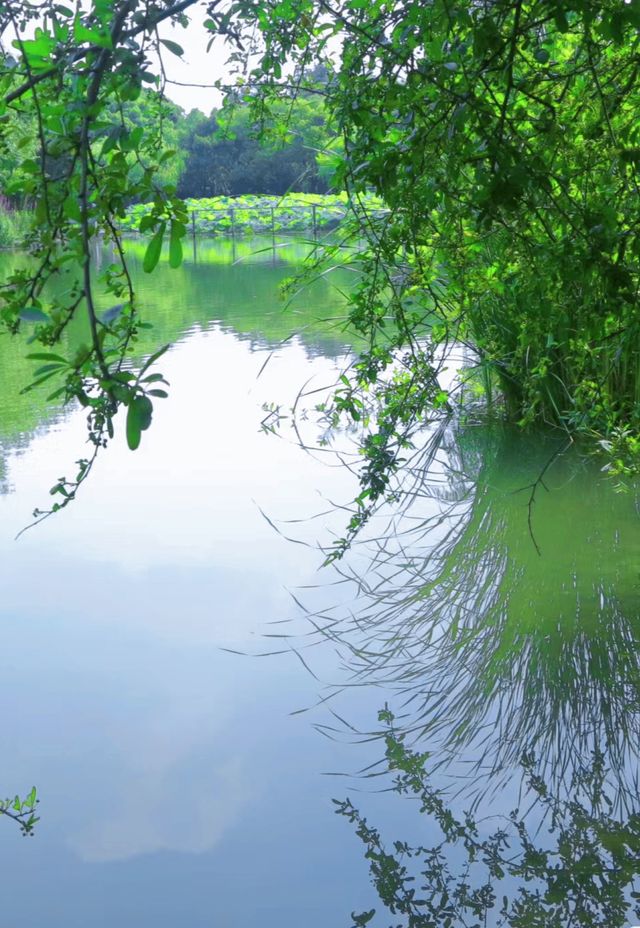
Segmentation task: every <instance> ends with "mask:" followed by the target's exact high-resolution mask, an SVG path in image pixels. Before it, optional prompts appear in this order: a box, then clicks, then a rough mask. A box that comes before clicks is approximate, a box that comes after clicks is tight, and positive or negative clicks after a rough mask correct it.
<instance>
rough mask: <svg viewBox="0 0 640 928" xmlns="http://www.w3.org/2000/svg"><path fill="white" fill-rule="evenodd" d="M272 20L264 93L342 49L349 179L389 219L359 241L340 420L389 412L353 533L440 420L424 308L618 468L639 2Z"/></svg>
mask: <svg viewBox="0 0 640 928" xmlns="http://www.w3.org/2000/svg"><path fill="white" fill-rule="evenodd" d="M277 9H278V13H279V21H278V23H277V24H276V25H273V24H271V23H268V22H265V21H264V20H263V21H261V25H262V27H263V29H264V30H265V32H266V36H267V53H266V55H265V58H264V59H263V62H262V68H261V69H258V71H257V72H256V73H255V78H256V80H258V81H259V82H262V83H264V82H266V83H269V82H271V84H272V85H274V84H276V83H277V76H278V75H277V74H276V79H274V77H273V72H274V64H273V62H274V58H275V57H276V56H277V55H279V54H281V53H283V54H285V55H287V56H288V57H289V58H291V57H294V58H296V59H298V60H300V59H304V58H305V57H306V58H308V57H309V56H312V55H317V54H320V52H321V50H322V48H323V47H325V43H326V42H327V41H328V38H327V37H328V35H331V34H335V35H339V36H340V37H341V38H342V40H343V46H342V58H341V63H340V67H339V68H338V69H337V73H336V76H335V79H334V80H333V81H332V82H330V84H329V85H328V88H327V102H328V107H329V109H330V111H331V112H332V114H333V118H334V119H335V120H336V122H337V124H338V128H339V129H340V131H341V132H342V134H343V136H344V140H345V152H346V155H345V159H344V162H343V165H342V168H341V171H339V177H340V178H341V180H342V182H343V184H344V185H345V187H346V189H348V190H349V192H350V194H351V195H352V196H353V197H357V196H358V195H359V194H360V193H361V192H363V191H365V190H368V189H371V188H373V189H374V190H375V191H376V192H377V193H379V194H380V195H381V196H382V197H383V198H384V199H385V201H386V202H387V204H388V206H389V207H390V208H391V210H392V217H391V218H389V219H385V220H383V221H379V222H371V221H369V222H367V223H366V224H365V225H364V227H363V231H364V232H366V233H367V234H368V238H369V242H370V259H369V262H368V263H366V264H365V268H364V269H365V276H364V278H363V284H362V287H361V289H360V290H359V292H358V293H357V294H356V295H355V297H354V300H353V310H352V314H351V321H352V324H353V325H354V327H355V328H356V329H358V330H359V331H360V332H361V333H362V334H363V335H365V337H366V338H367V339H368V340H369V342H370V349H369V350H368V351H367V352H366V353H365V355H363V357H362V358H361V360H360V363H359V365H358V367H357V375H356V377H355V378H354V379H353V380H352V383H351V386H350V388H349V389H347V391H346V394H345V395H344V396H343V397H342V398H341V400H340V403H339V404H338V406H337V407H336V408H337V410H338V411H339V412H340V411H343V410H346V411H347V412H348V413H351V414H352V415H353V413H354V412H355V414H356V417H357V418H358V419H359V420H360V421H361V420H362V416H363V413H362V409H363V404H364V406H365V408H366V405H367V402H366V400H367V397H369V398H370V399H371V398H372V400H373V404H374V406H373V408H374V409H375V408H376V406H377V412H378V418H377V424H376V425H374V426H373V427H372V428H371V430H370V431H367V433H366V434H365V436H364V439H363V447H364V450H365V455H366V458H367V461H368V464H367V466H366V467H365V470H364V472H363V495H362V497H361V500H360V504H361V505H360V512H359V513H358V515H357V516H356V518H355V520H354V522H353V523H352V526H351V528H352V530H356V529H357V527H358V525H359V524H361V522H362V519H363V518H366V515H367V512H368V511H369V507H370V505H371V504H372V502H373V501H374V500H375V499H376V498H379V497H380V496H381V495H383V494H384V493H386V492H388V490H389V483H388V479H389V474H390V471H391V470H393V468H394V466H396V465H397V464H398V462H399V461H401V460H402V458H403V453H404V446H405V444H406V441H407V439H408V438H409V437H410V435H411V433H412V431H414V430H415V428H416V427H419V426H420V425H421V424H423V423H424V421H425V419H427V418H430V417H432V416H433V414H434V413H436V414H437V413H438V407H440V408H441V407H442V400H441V391H440V390H439V389H438V387H437V383H436V381H437V369H436V365H435V363H434V358H433V355H432V353H431V349H430V346H429V343H428V342H427V341H425V338H424V334H425V333H424V328H423V326H422V322H423V321H424V320H425V317H426V316H427V315H428V314H429V313H431V314H434V315H435V316H437V317H438V320H439V324H438V325H436V326H435V328H433V329H432V333H431V335H432V337H431V341H430V345H431V346H433V344H434V343H438V342H440V343H442V344H446V343H447V342H448V341H450V340H451V339H462V340H464V341H465V342H467V343H468V344H470V345H472V346H473V351H474V353H475V355H476V358H477V364H478V366H479V368H480V369H481V371H482V374H483V377H484V381H485V383H486V385H487V389H488V395H489V397H490V398H493V396H495V395H499V397H500V398H501V399H503V400H504V406H505V411H506V413H507V415H508V416H509V418H511V419H512V420H514V421H517V422H519V423H520V424H522V425H523V426H529V425H532V424H546V425H551V426H554V427H557V428H560V429H562V430H563V431H565V433H566V434H567V437H568V439H571V438H573V437H574V436H576V435H578V434H582V435H594V434H595V435H596V436H600V437H601V438H602V440H604V441H608V440H610V441H611V443H610V444H609V445H607V446H606V447H607V448H608V449H609V450H612V451H613V453H614V461H613V462H612V465H611V466H612V469H613V470H622V471H624V470H625V469H626V467H627V464H628V463H629V462H628V461H625V457H627V453H628V452H633V450H634V448H635V447H636V446H637V442H636V440H635V438H634V435H635V434H636V432H637V427H638V422H639V421H640V419H639V414H640V406H639V399H640V394H639V390H640V384H639V371H640V368H639V360H640V359H639V357H638V347H639V334H640V332H639V328H638V326H639V324H640V317H639V315H638V302H637V301H638V285H639V283H640V277H639V274H638V260H639V256H640V239H639V238H638V220H639V218H640V214H639V212H638V211H639V209H640V205H639V204H640V200H639V198H638V165H639V164H640V159H639V157H638V151H639V149H638V142H639V138H638V121H637V115H636V114H637V110H638V103H639V89H638V67H637V50H638V40H639V35H638V28H639V26H640V5H639V4H638V3H637V0H632V2H630V3H624V2H621V0H616V2H613V0H610V2H606V3H601V2H593V0H527V2H525V0H516V2H511V0H510V2H504V0H494V2H480V3H475V4H472V3H468V2H456V0H434V2H431V3H428V4H425V3H422V2H417V0H403V2H400V3H393V4H386V3H384V2H380V3H375V4H367V5H363V4H362V3H360V2H359V0H343V2H340V3H338V4H337V5H336V6H333V7H331V10H330V11H328V10H327V9H326V8H325V7H324V6H323V5H322V4H316V3H314V2H313V0H290V2H288V3H285V4H280V5H279V6H278V8H277ZM235 10H236V11H237V13H238V15H242V14H243V13H244V15H247V14H246V12H245V7H244V4H242V3H237V4H236V5H235ZM251 13H253V9H252V10H251ZM249 15H251V14H249ZM300 49H302V51H301V50H300ZM265 92H266V91H265ZM410 298H411V299H412V302H409V299H410ZM389 317H392V318H393V321H394V323H395V325H394V326H391V327H390V326H389V325H388V321H389ZM398 364H400V366H401V372H400V373H399V372H398V368H397V365H398ZM391 370H393V371H394V373H393V378H392V380H393V382H392V383H391V384H389V378H388V377H386V376H385V375H384V372H385V371H391ZM496 388H497V389H496ZM372 395H373V396H372ZM372 421H373V420H372Z"/></svg>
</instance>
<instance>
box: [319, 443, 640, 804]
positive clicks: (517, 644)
mask: <svg viewBox="0 0 640 928" xmlns="http://www.w3.org/2000/svg"><path fill="white" fill-rule="evenodd" d="M549 451H550V447H549V445H548V444H547V443H545V442H542V441H540V439H533V438H526V437H523V436H517V435H515V434H514V433H513V432H509V431H506V430H503V429H501V428H497V427H495V428H491V429H487V428H486V427H485V428H482V429H481V428H470V427H467V428H465V429H462V430H459V431H458V432H449V433H447V437H446V439H445V441H444V443H443V447H442V451H441V455H440V458H441V460H440V465H439V466H436V467H435V468H434V467H431V469H430V471H429V474H428V476H427V477H426V478H424V477H423V476H422V475H423V474H424V471H416V472H414V474H413V476H412V477H411V479H412V480H413V481H414V484H413V486H412V488H411V491H412V492H411V494H410V501H409V503H408V504H407V505H406V506H405V507H404V509H403V511H402V513H400V514H396V515H395V516H394V519H393V531H392V532H391V533H390V534H389V533H385V534H384V535H383V536H381V537H380V538H379V539H378V540H375V541H373V542H369V552H370V562H369V564H368V571H367V572H366V574H365V575H364V579H363V575H362V570H361V568H360V567H359V565H358V563H357V559H356V561H355V562H354V564H353V565H352V567H351V568H342V570H343V573H344V576H345V577H346V578H349V579H351V580H355V581H356V582H357V583H358V589H359V591H360V592H359V597H358V602H357V605H356V609H355V611H353V612H351V613H350V614H347V612H346V611H345V612H343V613H342V614H341V615H340V616H337V615H336V614H331V615H325V616H323V617H322V620H319V621H318V622H317V623H316V627H317V629H318V630H319V633H320V634H322V635H325V636H326V635H330V637H331V639H332V641H333V642H334V643H335V644H337V645H338V647H339V648H340V649H341V652H342V655H343V659H344V664H345V667H346V668H347V671H348V673H347V679H346V680H345V683H346V685H354V684H361V683H367V684H376V685H379V686H382V687H384V688H385V689H386V690H391V691H392V692H393V694H394V702H395V706H396V713H397V714H398V715H400V714H401V715H402V723H403V726H404V730H405V731H409V732H412V733H413V734H414V735H415V736H416V739H419V743H420V746H421V748H423V749H424V748H426V749H428V750H429V751H430V752H431V753H432V759H433V761H435V762H436V763H438V764H440V765H441V766H445V765H449V766H450V765H451V763H452V762H454V764H459V763H464V764H465V765H466V766H467V768H468V769H467V773H468V774H469V773H470V775H471V776H472V777H473V778H476V788H477V789H478V790H480V789H484V788H486V786H487V784H489V783H490V784H491V787H492V788H496V789H497V788H500V786H501V785H502V784H503V783H504V781H505V780H506V778H508V776H509V774H510V772H511V771H512V770H513V769H514V768H516V767H517V765H518V761H519V760H520V758H521V756H522V755H523V753H524V752H531V751H533V752H535V755H536V756H537V758H538V760H539V763H540V765H541V769H542V770H543V771H544V774H545V775H546V776H547V777H549V778H551V779H552V780H554V781H556V782H558V781H565V782H569V781H570V778H571V775H572V772H573V771H574V770H575V769H576V766H577V765H579V764H581V763H585V762H588V759H589V756H590V754H591V752H592V751H593V750H596V749H598V750H600V751H602V752H603V753H604V754H605V756H606V762H607V765H608V766H609V767H610V769H611V770H612V771H613V775H614V776H615V777H616V778H617V780H618V781H619V788H620V795H621V797H623V796H624V795H628V794H630V793H637V785H638V784H637V769H636V768H637V749H638V743H639V736H640V648H639V644H640V640H639V639H640V616H639V609H638V606H639V604H640V575H639V565H640V558H639V554H640V533H639V532H638V528H639V527H640V526H639V519H638V507H637V501H636V500H635V499H634V498H632V497H631V496H630V495H629V494H626V495H625V494H620V493H616V492H614V490H613V488H612V486H611V484H610V483H609V482H608V481H606V480H604V479H602V477H601V475H600V473H599V471H598V468H597V466H596V465H594V463H593V462H589V461H585V460H584V459H582V458H581V457H580V456H579V454H578V453H575V452H574V453H571V454H565V455H562V456H560V457H559V458H558V460H556V461H555V462H554V464H553V467H552V468H550V470H549V472H548V473H547V475H546V477H545V489H546V490H548V492H545V491H543V492H541V493H539V494H538V495H537V502H536V505H535V512H534V516H533V518H534V524H535V532H536V540H537V542H538V545H539V548H540V553H539V554H538V552H537V550H536V547H535V546H534V544H533V542H532V539H531V537H530V534H529V530H528V525H527V503H528V498H527V493H524V494H523V493H518V492H515V491H516V490H517V488H518V487H523V486H527V485H529V486H530V485H531V481H532V479H535V475H536V473H537V472H539V470H540V468H541V467H542V466H543V465H544V462H545V460H548V457H549ZM371 551H373V553H372V554H371ZM484 775H486V777H485V776H484ZM481 784H484V786H481Z"/></svg>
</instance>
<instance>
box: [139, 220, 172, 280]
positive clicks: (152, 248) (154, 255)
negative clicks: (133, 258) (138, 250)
mask: <svg viewBox="0 0 640 928" xmlns="http://www.w3.org/2000/svg"><path fill="white" fill-rule="evenodd" d="M166 228H167V224H166V222H161V223H160V228H159V229H158V231H157V232H156V234H155V235H154V236H153V238H152V239H151V241H150V242H149V244H148V245H147V250H146V252H145V255H144V260H143V262H142V267H143V269H144V271H145V272H146V273H147V274H150V273H151V271H153V269H154V268H155V267H156V265H157V263H158V261H159V260H160V255H161V253H162V240H163V238H164V233H165V229H166Z"/></svg>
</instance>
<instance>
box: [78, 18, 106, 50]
mask: <svg viewBox="0 0 640 928" xmlns="http://www.w3.org/2000/svg"><path fill="white" fill-rule="evenodd" d="M73 37H74V39H75V40H76V42H79V43H83V42H89V43H90V44H91V45H97V46H99V47H100V48H111V47H112V42H111V36H110V35H109V33H108V32H98V31H97V29H87V27H86V26H83V24H82V23H81V22H80V20H79V19H76V21H75V22H74V24H73Z"/></svg>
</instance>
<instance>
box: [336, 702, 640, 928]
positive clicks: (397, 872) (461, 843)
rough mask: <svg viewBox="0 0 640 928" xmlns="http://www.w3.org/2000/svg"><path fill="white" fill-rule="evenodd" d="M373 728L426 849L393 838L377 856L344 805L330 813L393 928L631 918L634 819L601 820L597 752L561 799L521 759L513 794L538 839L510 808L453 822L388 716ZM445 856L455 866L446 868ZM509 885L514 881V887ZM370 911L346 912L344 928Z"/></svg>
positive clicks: (606, 813) (638, 843)
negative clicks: (521, 776) (350, 836)
mask: <svg viewBox="0 0 640 928" xmlns="http://www.w3.org/2000/svg"><path fill="white" fill-rule="evenodd" d="M380 720H381V721H382V722H383V723H384V724H385V728H386V737H385V740H386V760H387V766H388V770H389V771H390V772H392V773H393V774H394V775H395V783H394V789H395V791H396V792H397V793H399V794H400V795H403V796H405V797H406V796H409V797H411V798H412V799H413V800H414V801H415V802H416V803H417V804H418V808H419V812H420V813H421V814H422V815H425V816H428V818H429V828H430V831H431V832H433V831H435V833H436V835H437V836H438V838H439V840H438V841H437V843H435V844H433V845H432V846H424V845H421V846H415V845H410V844H408V843H407V842H406V841H395V842H394V845H393V850H387V849H386V848H385V846H384V843H383V840H382V837H381V835H380V833H379V831H378V830H377V829H376V828H374V827H371V826H370V825H369V824H368V823H367V821H366V819H365V818H364V817H363V816H362V815H361V814H360V813H359V812H358V810H357V809H356V808H355V807H354V806H353V805H352V803H351V802H350V801H349V800H346V801H344V802H340V803H338V804H337V805H338V808H337V811H338V813H339V814H341V815H344V816H346V817H347V818H348V819H349V820H350V821H351V822H352V823H353V824H354V825H355V826H356V833H357V835H358V837H359V838H360V840H361V841H362V842H363V844H364V846H365V848H366V857H367V860H368V861H369V867H370V872H371V877H372V880H373V884H374V886H375V888H376V891H377V893H378V895H379V897H380V901H381V902H382V903H383V905H384V906H385V908H386V909H388V911H389V912H390V913H391V914H392V915H393V916H394V925H395V926H396V928H402V926H407V928H433V926H436V925H437V926H442V928H457V926H458V925H465V926H467V928H482V926H485V925H487V923H488V921H487V920H488V918H489V917H491V918H492V921H491V924H495V925H496V926H497V928H507V926H509V928H534V926H535V928H567V926H569V925H574V926H576V928H602V926H603V925H607V926H608V928H624V926H626V925H628V924H629V918H630V916H631V915H632V913H634V914H635V916H636V917H639V916H640V905H639V904H638V900H639V899H640V893H638V892H637V889H636V887H637V884H638V877H639V876H640V853H639V852H640V817H639V816H638V815H637V814H633V815H631V816H630V817H629V818H628V819H626V820H624V821H621V820H619V819H617V818H615V817H614V816H613V815H612V814H611V811H610V800H609V797H608V796H607V793H606V789H605V788H604V776H605V769H604V764H603V758H602V756H601V755H599V754H596V755H595V756H594V758H593V760H592V762H591V764H589V765H588V766H587V767H585V768H584V769H582V770H581V771H580V772H579V773H577V774H576V776H575V777H574V779H573V781H572V783H571V784H570V798H569V799H560V798H558V797H557V796H554V795H553V794H552V793H551V792H550V791H549V790H548V789H547V787H546V785H545V783H544V781H543V780H541V779H540V778H539V777H538V776H536V774H535V772H534V761H533V758H532V757H530V756H526V755H525V756H524V757H523V760H522V766H523V769H524V772H525V775H526V777H527V785H528V793H529V795H528V796H526V797H525V798H526V799H527V800H528V801H529V802H531V800H532V799H534V798H535V799H536V800H537V802H538V803H539V805H538V809H537V811H538V813H540V812H542V813H543V821H544V822H545V824H546V828H545V829H544V830H542V833H541V834H540V833H536V820H535V818H534V819H533V820H532V819H531V815H530V813H529V815H527V813H526V812H525V811H521V810H519V809H516V810H514V811H513V812H511V814H510V815H509V816H505V817H504V819H503V820H502V821H501V822H499V824H498V825H496V824H495V818H496V817H495V816H492V817H491V820H490V822H487V821H486V820H485V821H483V820H481V819H478V818H477V817H476V816H474V815H473V814H472V813H471V812H466V813H464V814H463V815H456V814H455V813H454V812H453V811H452V809H451V808H450V806H449V804H448V803H447V800H446V796H445V795H444V794H443V793H442V792H441V791H439V790H438V789H436V788H435V787H434V786H433V784H432V783H431V780H430V777H429V775H428V772H427V766H428V754H423V753H418V752H416V751H412V750H411V749H410V748H408V747H407V745H406V743H405V740H404V738H403V737H402V736H401V735H398V734H397V733H396V732H395V730H394V718H393V715H392V714H391V713H390V712H389V711H388V710H385V711H383V712H381V713H380ZM538 824H539V823H538ZM489 829H492V830H491V831H489ZM546 831H548V832H549V836H545V832H546ZM454 848H455V849H457V850H458V852H459V853H462V856H463V863H462V865H460V862H459V861H458V862H457V863H455V864H454V863H453V861H452V857H451V851H452V849H454ZM511 881H517V887H518V888H517V889H516V890H515V891H513V890H512V889H511V886H512V885H513V883H512V882H511ZM506 893H509V896H510V897H511V898H509V896H507V895H506ZM374 915H375V910H370V911H369V912H363V913H361V914H354V915H353V916H352V917H353V928H362V926H364V925H366V924H367V923H368V922H370V921H371V919H372V918H373V917H374ZM398 918H400V919H402V921H401V922H398ZM493 919H495V921H494V920H493Z"/></svg>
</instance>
